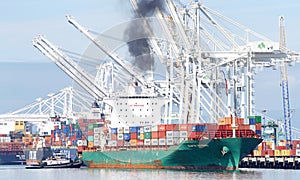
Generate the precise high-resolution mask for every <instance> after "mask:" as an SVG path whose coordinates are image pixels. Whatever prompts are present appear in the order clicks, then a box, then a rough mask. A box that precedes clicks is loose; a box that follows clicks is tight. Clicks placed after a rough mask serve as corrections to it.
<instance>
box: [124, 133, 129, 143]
mask: <svg viewBox="0 0 300 180" xmlns="http://www.w3.org/2000/svg"><path fill="white" fill-rule="evenodd" d="M124 140H125V141H130V134H128V133H126V134H124Z"/></svg>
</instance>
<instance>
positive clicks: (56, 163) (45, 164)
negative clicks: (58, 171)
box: [25, 152, 83, 169]
mask: <svg viewBox="0 0 300 180" xmlns="http://www.w3.org/2000/svg"><path fill="white" fill-rule="evenodd" d="M82 164H83V163H82V161H81V160H79V159H75V160H72V159H71V158H67V156H66V154H64V153H60V152H59V153H54V155H53V156H50V157H48V158H46V159H45V160H42V161H41V162H40V163H36V164H34V163H32V164H29V165H27V166H26V167H25V168H26V169H40V168H80V167H81V166H82Z"/></svg>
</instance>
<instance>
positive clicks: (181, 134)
mask: <svg viewBox="0 0 300 180" xmlns="http://www.w3.org/2000/svg"><path fill="white" fill-rule="evenodd" d="M180 137H181V138H187V137H188V132H187V131H180Z"/></svg>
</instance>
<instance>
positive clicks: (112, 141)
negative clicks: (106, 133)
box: [107, 140, 117, 147]
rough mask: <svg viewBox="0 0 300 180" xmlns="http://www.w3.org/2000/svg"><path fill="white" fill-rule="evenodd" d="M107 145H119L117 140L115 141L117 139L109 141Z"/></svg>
mask: <svg viewBox="0 0 300 180" xmlns="http://www.w3.org/2000/svg"><path fill="white" fill-rule="evenodd" d="M107 146H109V147H116V146H117V141H115V140H111V141H108V142H107Z"/></svg>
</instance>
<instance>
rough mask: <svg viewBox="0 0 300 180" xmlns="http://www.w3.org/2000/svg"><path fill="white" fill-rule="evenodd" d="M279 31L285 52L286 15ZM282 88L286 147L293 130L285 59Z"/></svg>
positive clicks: (281, 48)
mask: <svg viewBox="0 0 300 180" xmlns="http://www.w3.org/2000/svg"><path fill="white" fill-rule="evenodd" d="M279 31H280V43H279V49H280V51H281V52H283V53H287V52H286V38H285V26H284V17H283V16H280V17H279ZM280 72H281V88H282V98H283V99H282V100H283V115H284V128H285V135H286V147H287V148H288V149H290V148H291V145H292V143H291V141H292V131H291V109H290V100H289V86H288V69H287V65H286V63H285V61H282V62H281V66H280Z"/></svg>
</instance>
